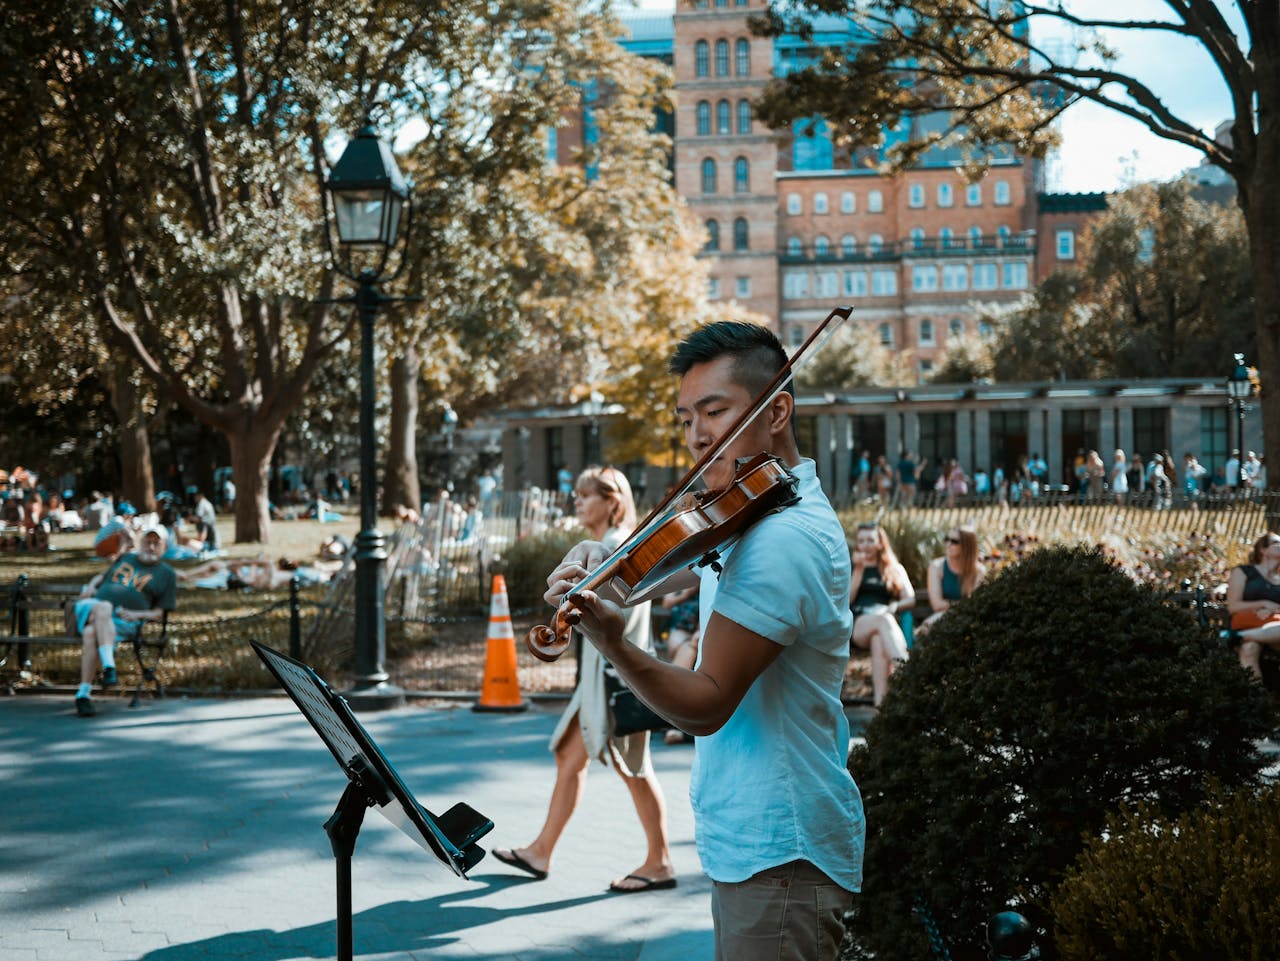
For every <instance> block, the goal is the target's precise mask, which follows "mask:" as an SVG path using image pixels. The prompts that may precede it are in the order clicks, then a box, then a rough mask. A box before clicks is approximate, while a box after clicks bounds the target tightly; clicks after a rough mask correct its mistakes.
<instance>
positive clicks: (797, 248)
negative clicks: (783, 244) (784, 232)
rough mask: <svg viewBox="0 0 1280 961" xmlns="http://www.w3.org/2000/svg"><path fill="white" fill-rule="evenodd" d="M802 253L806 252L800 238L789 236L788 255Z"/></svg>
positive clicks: (792, 255) (794, 255)
mask: <svg viewBox="0 0 1280 961" xmlns="http://www.w3.org/2000/svg"><path fill="white" fill-rule="evenodd" d="M802 253H804V247H803V245H802V244H801V243H800V238H799V237H788V238H787V256H788V257H799V256H800V255H801V254H802Z"/></svg>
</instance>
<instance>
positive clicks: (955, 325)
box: [947, 317, 964, 340]
mask: <svg viewBox="0 0 1280 961" xmlns="http://www.w3.org/2000/svg"><path fill="white" fill-rule="evenodd" d="M947 333H948V336H950V337H951V339H952V340H959V339H960V338H961V337H963V336H964V321H963V320H961V319H960V318H959V317H952V318H951V323H950V324H948V325H947Z"/></svg>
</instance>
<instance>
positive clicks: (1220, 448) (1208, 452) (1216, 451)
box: [1138, 407, 1231, 477]
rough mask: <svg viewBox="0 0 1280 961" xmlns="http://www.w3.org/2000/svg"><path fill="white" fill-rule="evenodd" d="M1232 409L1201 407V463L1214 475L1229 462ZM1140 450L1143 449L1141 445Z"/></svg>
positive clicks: (1210, 474)
mask: <svg viewBox="0 0 1280 961" xmlns="http://www.w3.org/2000/svg"><path fill="white" fill-rule="evenodd" d="M1230 414H1231V410H1230V409H1229V408H1227V407H1201V408H1200V447H1199V448H1198V449H1199V452H1200V463H1202V464H1203V465H1204V466H1205V467H1206V468H1208V470H1209V476H1210V477H1212V476H1214V475H1215V474H1216V473H1217V471H1218V468H1219V467H1222V466H1224V465H1225V464H1226V463H1227V456H1228V452H1229V447H1230V439H1229V437H1228V432H1229V431H1230V429H1231V428H1230ZM1138 450H1142V448H1141V447H1139V448H1138Z"/></svg>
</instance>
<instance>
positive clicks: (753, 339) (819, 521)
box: [546, 322, 865, 961]
mask: <svg viewBox="0 0 1280 961" xmlns="http://www.w3.org/2000/svg"><path fill="white" fill-rule="evenodd" d="M786 362H787V358H786V354H785V352H784V351H783V349H782V345H781V344H780V343H779V342H778V339H777V338H776V337H775V336H774V335H773V334H772V333H771V332H770V331H769V330H768V329H767V328H764V327H759V326H756V325H753V324H744V323H736V322H718V323H713V324H709V325H707V326H705V327H703V328H701V329H699V330H697V331H695V332H694V333H693V334H691V335H690V336H689V337H688V338H686V339H685V340H684V341H683V342H682V343H681V344H680V345H679V346H678V347H677V349H676V352H675V355H674V356H673V358H672V361H671V370H672V372H673V373H675V374H677V375H679V376H680V378H681V380H680V392H679V400H678V405H677V407H676V412H677V414H678V416H679V419H680V423H681V425H682V427H683V429H684V434H685V442H686V444H687V445H688V447H689V450H690V451H691V452H692V454H693V455H694V457H695V458H697V457H701V456H702V455H703V454H704V453H705V452H707V451H708V450H710V449H712V448H713V447H715V446H716V444H717V441H718V440H719V438H720V437H721V436H722V435H724V434H725V433H726V431H727V430H728V428H729V425H730V424H732V423H733V422H734V421H735V419H736V418H737V417H738V415H739V414H741V413H742V412H744V411H746V410H747V409H749V408H750V407H751V406H752V404H753V403H754V401H755V399H756V398H757V397H758V396H760V395H762V394H763V393H764V392H765V389H766V388H767V386H768V385H769V383H770V382H771V381H772V380H773V378H774V377H775V375H776V374H777V373H778V372H779V371H780V370H782V368H783V366H784V365H785V364H786ZM794 411H795V399H794V397H793V396H792V394H791V393H790V392H789V390H787V391H783V392H781V393H779V394H778V395H777V396H776V397H774V398H773V400H771V401H770V402H769V403H768V405H767V406H766V407H765V408H764V410H763V411H762V412H761V413H760V414H759V415H758V416H757V417H756V418H755V419H754V420H753V421H752V422H751V423H750V424H749V425H748V426H747V428H746V429H745V430H744V431H743V432H742V433H741V434H740V435H739V436H738V437H737V438H736V439H735V440H734V441H733V442H732V443H730V444H729V445H728V446H727V447H726V448H725V449H724V450H723V451H720V452H719V454H718V455H717V456H716V457H715V459H714V460H713V461H712V462H711V464H710V466H709V467H708V468H707V469H706V471H705V473H704V474H703V478H704V479H705V481H706V483H707V486H708V488H710V489H712V490H719V489H723V488H725V487H727V486H728V485H730V484H731V483H732V482H733V478H734V471H735V462H736V461H737V460H738V459H739V458H746V457H752V456H754V455H756V454H759V453H761V452H766V453H769V454H772V455H774V456H776V457H777V458H778V459H779V460H780V461H781V462H782V464H783V465H784V466H785V467H787V468H788V469H789V470H790V472H791V473H792V474H793V475H794V476H795V477H796V479H797V480H798V489H797V492H798V493H799V495H800V500H799V501H798V503H795V504H793V505H791V506H789V507H786V508H784V509H782V510H780V511H777V512H774V513H771V514H767V515H766V516H764V517H763V518H762V519H760V520H759V521H757V522H756V523H755V524H753V525H752V526H750V527H749V528H748V529H746V530H745V531H744V532H743V533H741V534H740V535H739V536H738V537H737V538H736V539H734V540H732V541H731V542H729V543H727V544H725V545H723V546H722V547H721V548H720V556H719V558H718V560H717V562H716V563H715V564H714V565H709V566H705V567H702V568H700V569H695V570H691V571H688V572H682V573H681V575H678V576H677V577H676V578H673V579H672V580H671V581H670V582H669V583H668V586H667V589H669V590H675V589H679V587H680V586H681V583H685V582H690V579H691V578H693V577H696V578H698V579H699V580H700V595H699V600H700V608H701V623H702V625H703V633H702V646H701V650H700V651H699V656H698V661H697V663H696V664H695V666H694V667H693V668H692V669H688V668H683V667H678V666H676V665H673V664H669V663H666V662H664V661H661V660H659V659H657V658H656V657H654V656H652V655H650V654H647V653H645V652H644V651H642V650H640V649H639V648H638V647H635V646H634V645H631V644H628V643H626V642H625V641H624V640H623V636H622V630H623V617H622V613H621V611H620V609H619V607H618V606H617V604H616V603H615V601H616V598H615V597H612V596H610V594H609V592H608V591H607V589H605V588H601V590H600V591H598V592H593V591H587V590H584V591H582V592H581V593H579V594H577V595H576V596H574V597H573V598H571V603H572V604H573V605H574V606H575V607H576V608H577V612H578V615H579V616H580V623H579V624H578V628H579V630H581V631H582V632H583V633H584V634H585V636H586V637H587V638H588V639H589V640H590V641H591V642H592V643H593V644H595V646H596V647H597V648H599V650H600V651H601V653H602V654H603V655H604V656H605V657H606V658H608V659H609V660H610V661H611V662H612V663H613V664H614V666H615V667H616V668H617V670H618V671H619V673H621V674H622V675H623V677H625V679H626V681H627V683H628V684H629V685H630V686H631V687H632V689H634V690H635V691H636V693H637V694H638V695H639V696H640V697H641V698H642V699H643V700H644V701H646V702H647V703H648V704H649V705H650V706H651V707H652V708H653V709H654V710H655V711H657V712H658V713H659V714H661V715H663V716H664V717H666V718H667V719H669V720H670V721H671V722H672V723H673V724H674V725H676V726H677V727H679V728H680V729H681V730H683V731H686V732H688V733H690V734H694V735H697V736H698V739H697V742H696V747H695V759H694V764H693V771H692V777H691V784H690V798H691V801H692V804H693V812H694V819H695V828H696V830H695V833H696V837H697V844H698V853H699V856H700V857H701V860H702V865H703V869H704V870H705V871H706V873H707V875H708V876H709V877H710V878H711V880H712V881H713V882H714V884H713V890H712V901H711V904H712V917H713V921H714V925H715V941H716V959H717V961H731V959H732V961H755V959H765V958H768V959H771V961H773V959H783V958H785V959H795V961H813V959H835V958H836V957H837V956H838V954H839V947H840V942H841V939H842V937H843V933H844V924H843V916H844V913H845V912H846V911H847V910H848V909H849V908H850V907H851V906H852V900H853V892H856V891H858V890H859V889H860V887H861V883H862V852H863V839H864V835H865V824H864V821H863V813H862V799H861V796H860V795H859V793H858V789H857V786H856V785H855V784H854V782H853V779H852V777H850V775H849V772H848V769H847V767H846V759H847V749H848V741H849V727H848V722H847V721H846V719H845V716H844V710H843V707H842V705H841V703H840V685H841V681H842V679H843V675H844V668H845V664H846V662H847V658H848V650H849V637H850V632H851V630H852V623H851V615H850V612H849V604H848V588H849V577H850V560H849V549H848V544H847V542H846V540H845V534H844V530H843V528H842V527H841V525H840V522H839V520H838V519H837V518H836V516H835V512H834V511H833V510H832V508H831V505H830V503H829V502H828V500H827V498H826V496H825V494H823V492H822V488H821V486H820V485H819V483H818V479H817V475H816V472H815V467H814V463H813V461H812V460H809V459H807V458H802V457H801V456H800V454H799V450H798V448H797V446H796V439H795V434H794V431H793V428H792V417H793V414H794ZM604 556H605V554H604V551H603V550H602V548H601V547H600V545H598V544H594V543H586V544H580V545H578V546H577V547H575V548H574V549H573V550H572V551H570V553H569V554H568V555H567V556H566V557H565V559H564V561H563V562H562V563H561V565H560V566H559V567H558V568H556V570H555V571H554V572H553V573H552V574H551V576H550V577H549V578H548V583H549V584H550V589H549V590H548V591H547V594H546V599H547V601H548V602H549V603H551V604H553V605H555V606H557V607H558V606H559V604H560V601H561V598H563V597H564V595H565V594H566V593H567V592H568V591H569V589H570V588H571V587H572V586H573V585H574V584H575V583H577V582H578V581H580V580H582V579H583V578H584V577H585V576H586V575H587V574H588V572H589V571H591V570H593V569H595V567H597V566H598V565H599V564H600V563H601V561H603V559H604Z"/></svg>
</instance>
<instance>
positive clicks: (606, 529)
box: [493, 467, 676, 894]
mask: <svg viewBox="0 0 1280 961" xmlns="http://www.w3.org/2000/svg"><path fill="white" fill-rule="evenodd" d="M573 507H574V512H575V514H576V515H577V518H578V522H579V523H580V524H581V525H582V526H583V527H585V528H586V530H587V533H588V534H589V535H590V536H591V540H596V541H601V542H603V544H604V546H605V548H606V549H607V550H610V551H612V550H614V549H615V548H616V547H617V546H618V545H619V544H621V543H622V541H623V540H624V539H625V538H626V536H627V535H628V534H629V533H630V532H631V530H632V529H633V528H634V527H635V524H636V507H635V502H634V500H633V499H632V496H631V485H630V484H629V483H628V482H627V478H626V477H625V476H624V475H623V473H622V472H621V471H620V470H618V469H617V468H614V467H589V468H587V469H586V470H585V471H583V472H582V474H580V475H579V477H578V482H577V485H576V487H575V490H574V495H573ZM625 613H626V615H627V622H626V629H625V633H626V639H627V640H628V641H630V642H631V643H632V644H635V645H636V646H638V647H641V648H643V649H644V650H646V651H652V649H653V641H652V638H651V636H650V632H649V605H648V603H644V604H637V605H636V606H635V607H631V608H627V609H626V612H625ZM581 650H582V661H581V665H580V668H581V670H580V679H579V681H578V686H577V688H575V689H574V692H573V696H572V697H571V698H570V699H569V705H568V707H566V708H565V710H564V714H563V715H562V716H561V718H560V723H559V724H557V725H556V729H555V732H554V733H553V734H552V735H551V750H552V751H553V752H554V754H555V759H556V780H555V786H554V787H553V788H552V790H551V802H550V804H549V805H548V808H547V816H546V820H545V821H544V822H543V824H542V830H541V831H539V832H538V836H537V837H536V838H534V839H533V840H532V841H531V842H530V843H529V844H528V845H526V846H525V847H521V848H494V849H493V856H494V857H495V858H497V859H498V860H499V861H502V862H503V863H504V864H509V865H511V866H512V867H514V868H518V869H519V870H521V871H524V872H525V873H527V874H531V875H533V877H535V878H536V879H538V880H539V881H541V880H543V879H544V878H546V876H547V872H548V871H550V869H551V859H552V855H553V854H554V852H555V847H556V843H557V842H558V841H559V840H560V835H561V834H562V833H563V832H564V829H565V826H566V825H567V824H568V823H569V818H570V817H571V816H572V814H573V812H574V810H575V809H576V808H577V806H578V801H579V800H580V799H581V797H582V788H583V786H584V784H585V782H586V776H587V767H588V765H589V764H590V763H591V761H593V760H597V761H601V762H603V763H609V764H612V765H613V767H614V769H615V770H616V771H617V772H618V774H619V775H621V777H622V781H623V783H624V784H626V786H627V788H628V790H629V791H630V792H631V801H632V803H633V804H634V805H635V808H636V814H637V815H639V817H640V824H641V826H642V827H643V828H644V835H645V840H646V843H647V846H648V850H647V851H646V853H645V859H644V861H643V863H641V865H640V866H639V867H637V868H636V869H635V870H634V871H632V872H631V873H630V874H626V875H624V876H622V877H620V878H618V879H617V880H615V881H614V882H613V883H612V884H610V885H609V890H610V891H613V892H615V893H618V894H631V893H634V892H638V891H650V890H655V889H660V888H674V887H675V886H676V876H675V867H674V866H673V865H672V863H671V851H670V849H669V847H668V845H667V810H666V802H665V801H664V799H663V796H662V788H661V786H660V785H659V784H658V779H657V776H656V775H655V774H654V772H653V765H652V764H651V763H650V760H649V732H648V731H642V732H640V733H639V734H629V735H627V736H626V737H614V736H612V735H611V734H610V729H611V723H610V718H609V708H608V702H607V698H606V695H605V682H604V670H605V660H604V658H603V657H601V656H600V653H599V651H597V650H596V647H595V645H594V644H583V645H581Z"/></svg>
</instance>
